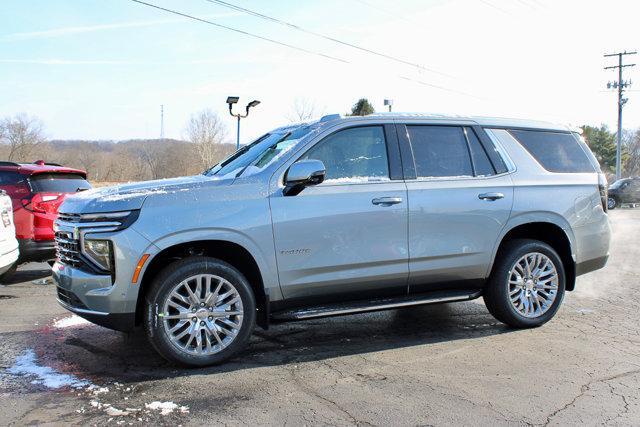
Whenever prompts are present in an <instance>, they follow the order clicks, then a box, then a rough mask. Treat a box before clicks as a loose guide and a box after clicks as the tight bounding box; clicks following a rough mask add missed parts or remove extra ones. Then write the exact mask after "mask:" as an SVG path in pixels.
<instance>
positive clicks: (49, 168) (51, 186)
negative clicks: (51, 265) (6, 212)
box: [0, 160, 91, 264]
mask: <svg viewBox="0 0 640 427" xmlns="http://www.w3.org/2000/svg"><path fill="white" fill-rule="evenodd" d="M90 188H91V185H90V184H89V183H88V182H87V173H86V172H85V171H82V170H78V169H71V168H67V167H63V166H60V165H57V164H53V163H45V162H44V161H42V160H39V161H37V162H35V163H33V164H25V163H13V162H0V189H3V190H4V191H6V192H7V194H8V195H9V197H11V200H12V202H13V216H14V221H15V229H16V236H17V238H18V243H19V245H20V258H19V259H18V264H21V263H24V262H29V261H47V260H52V259H54V258H55V243H54V240H53V239H54V236H53V221H54V220H55V218H56V215H57V214H58V208H59V207H60V205H61V204H62V201H63V200H64V198H65V197H66V196H67V195H68V194H73V193H76V192H78V191H83V190H88V189H90Z"/></svg>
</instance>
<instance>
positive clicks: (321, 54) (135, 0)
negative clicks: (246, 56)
mask: <svg viewBox="0 0 640 427" xmlns="http://www.w3.org/2000/svg"><path fill="white" fill-rule="evenodd" d="M131 1H132V2H134V3H139V4H142V5H145V6H149V7H152V8H154V9H158V10H162V11H164V12H168V13H172V14H174V15H178V16H182V17H184V18H189V19H193V20H195V21H200V22H203V23H205V24H209V25H213V26H215V27H219V28H223V29H225V30H229V31H233V32H236V33H240V34H244V35H245V36H249V37H253V38H256V39H260V40H263V41H267V42H269V43H275V44H277V45H280V46H284V47H288V48H289V49H295V50H298V51H300V52H304V53H308V54H310V55H317V56H322V57H324V58H328V59H331V60H334V61H338V62H343V63H345V64H349V63H350V62H349V61H347V60H345V59H341V58H336V57H335V56H331V55H327V54H324V53H322V52H316V51H313V50H309V49H305V48H303V47H299V46H294V45H291V44H288V43H284V42H281V41H278V40H274V39H270V38H268V37H264V36H260V35H258V34H253V33H250V32H248V31H244V30H239V29H237V28H233V27H229V26H227V25H222V24H218V23H217V22H213V21H209V20H208V19H204V18H198V17H197V16H193V15H188V14H186V13H182V12H178V11H177V10H173V9H167V8H165V7H161V6H157V5H155V4H151V3H147V2H144V1H141V0H131Z"/></svg>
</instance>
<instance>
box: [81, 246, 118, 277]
mask: <svg viewBox="0 0 640 427" xmlns="http://www.w3.org/2000/svg"><path fill="white" fill-rule="evenodd" d="M82 252H83V253H84V254H85V255H86V256H87V257H88V258H89V259H90V260H91V261H92V262H93V263H94V264H96V265H97V266H99V267H100V268H102V269H103V270H107V271H111V269H112V267H113V256H112V253H113V251H112V249H111V241H109V240H94V239H84V242H83V248H82Z"/></svg>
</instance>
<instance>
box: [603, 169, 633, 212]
mask: <svg viewBox="0 0 640 427" xmlns="http://www.w3.org/2000/svg"><path fill="white" fill-rule="evenodd" d="M623 203H640V177H632V178H624V179H619V180H617V181H616V182H614V183H613V184H611V185H610V186H609V197H608V199H607V207H608V208H609V209H615V208H617V207H618V206H620V205H621V204H623Z"/></svg>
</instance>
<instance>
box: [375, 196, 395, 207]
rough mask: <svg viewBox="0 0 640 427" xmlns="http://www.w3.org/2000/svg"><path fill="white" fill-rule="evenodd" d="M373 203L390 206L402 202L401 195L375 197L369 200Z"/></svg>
mask: <svg viewBox="0 0 640 427" xmlns="http://www.w3.org/2000/svg"><path fill="white" fill-rule="evenodd" d="M371 203H373V204H374V205H382V206H391V205H397V204H398V203H402V197H376V198H375V199H373V200H372V201H371Z"/></svg>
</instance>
